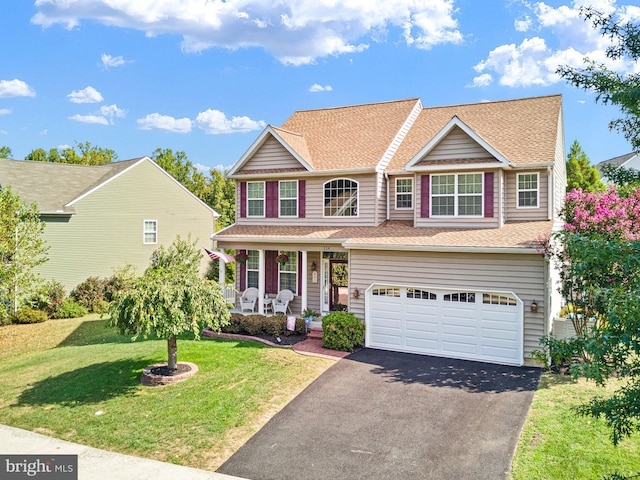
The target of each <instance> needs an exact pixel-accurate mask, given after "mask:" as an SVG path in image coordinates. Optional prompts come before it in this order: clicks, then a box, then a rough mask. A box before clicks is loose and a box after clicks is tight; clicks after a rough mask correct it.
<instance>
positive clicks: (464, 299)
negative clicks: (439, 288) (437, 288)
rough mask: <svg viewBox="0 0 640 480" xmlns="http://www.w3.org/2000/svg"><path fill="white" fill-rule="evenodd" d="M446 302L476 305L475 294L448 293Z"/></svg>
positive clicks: (445, 298)
mask: <svg viewBox="0 0 640 480" xmlns="http://www.w3.org/2000/svg"><path fill="white" fill-rule="evenodd" d="M443 300H444V301H445V302H460V303H476V294H475V293H474V292H459V293H447V294H445V295H444V297H443Z"/></svg>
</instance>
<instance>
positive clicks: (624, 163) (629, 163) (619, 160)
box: [596, 153, 640, 183]
mask: <svg viewBox="0 0 640 480" xmlns="http://www.w3.org/2000/svg"><path fill="white" fill-rule="evenodd" d="M604 165H613V166H614V167H623V168H626V169H627V170H630V169H633V170H637V171H640V155H638V154H637V153H627V154H626V155H620V156H619V157H613V158H610V159H609V160H604V161H602V162H600V163H598V164H597V165H596V169H597V170H598V172H600V177H601V178H602V181H603V182H605V183H610V182H609V179H608V178H607V177H606V175H604V174H603V173H602V167H603V166H604Z"/></svg>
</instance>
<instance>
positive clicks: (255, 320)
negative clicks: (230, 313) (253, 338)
mask: <svg viewBox="0 0 640 480" xmlns="http://www.w3.org/2000/svg"><path fill="white" fill-rule="evenodd" d="M265 318H266V317H265V316H264V315H246V316H245V317H244V318H243V319H242V320H241V321H240V325H241V326H242V330H244V331H245V332H247V334H248V335H262V334H263V333H264V320H265Z"/></svg>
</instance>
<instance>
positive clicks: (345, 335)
mask: <svg viewBox="0 0 640 480" xmlns="http://www.w3.org/2000/svg"><path fill="white" fill-rule="evenodd" d="M322 342H323V343H324V346H325V347H326V348H330V349H332V350H341V351H344V352H352V351H353V350H354V348H355V347H357V346H361V345H362V344H363V343H364V322H362V321H361V320H360V319H359V318H357V317H356V316H355V315H354V314H353V313H350V312H331V313H330V314H328V315H326V316H325V317H324V318H323V319H322Z"/></svg>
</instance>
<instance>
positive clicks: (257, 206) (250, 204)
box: [247, 182, 264, 217]
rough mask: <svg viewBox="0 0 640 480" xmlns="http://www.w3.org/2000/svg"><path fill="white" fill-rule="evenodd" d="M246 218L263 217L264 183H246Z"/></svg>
mask: <svg viewBox="0 0 640 480" xmlns="http://www.w3.org/2000/svg"><path fill="white" fill-rule="evenodd" d="M247 217H264V182H247Z"/></svg>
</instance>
